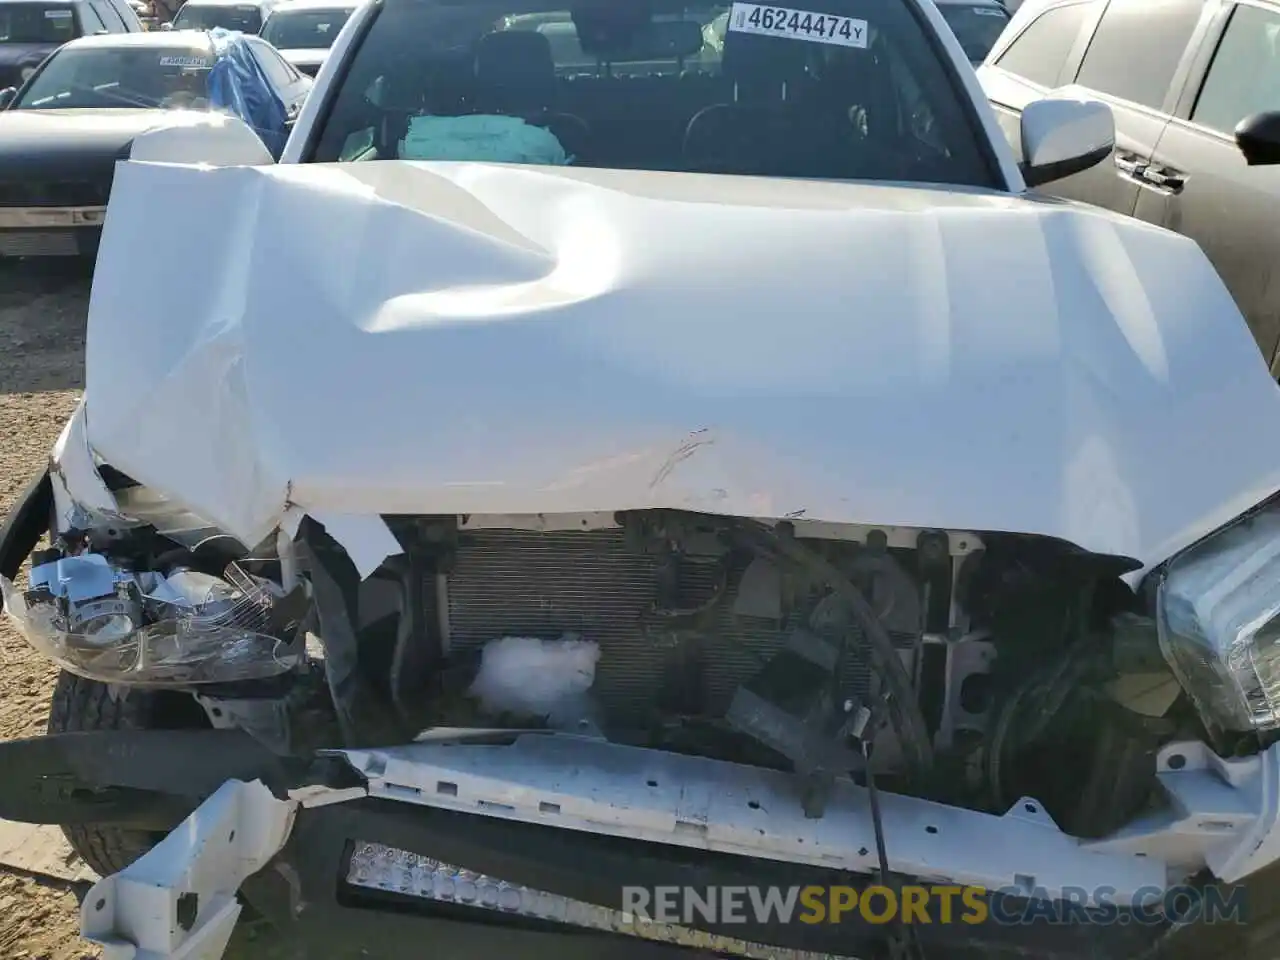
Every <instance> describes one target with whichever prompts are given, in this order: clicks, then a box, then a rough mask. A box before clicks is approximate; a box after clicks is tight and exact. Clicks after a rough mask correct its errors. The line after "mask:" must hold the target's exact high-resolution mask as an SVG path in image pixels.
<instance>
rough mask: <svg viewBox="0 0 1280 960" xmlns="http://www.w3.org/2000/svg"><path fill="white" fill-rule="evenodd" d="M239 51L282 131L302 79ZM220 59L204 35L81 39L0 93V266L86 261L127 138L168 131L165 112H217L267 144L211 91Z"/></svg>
mask: <svg viewBox="0 0 1280 960" xmlns="http://www.w3.org/2000/svg"><path fill="white" fill-rule="evenodd" d="M229 36H238V35H229ZM243 41H244V43H245V44H247V48H248V51H250V54H249V55H251V56H252V57H253V58H254V59H255V61H256V62H257V64H258V65H259V67H260V78H261V79H260V81H259V83H260V85H261V86H262V87H264V88H265V86H266V85H269V86H270V88H271V95H274V96H275V97H276V98H278V100H279V105H280V113H281V116H280V123H281V125H282V126H283V125H284V124H287V122H288V121H289V120H291V119H292V117H294V116H296V114H297V111H298V110H299V109H300V108H301V105H302V102H303V100H304V99H305V98H306V95H307V93H308V91H309V90H310V89H311V79H310V78H309V77H305V76H302V75H301V74H299V73H298V72H297V71H296V70H294V69H293V68H292V67H290V66H289V65H288V64H287V63H285V62H284V60H282V59H281V58H280V55H279V54H278V53H277V52H276V51H275V50H274V49H273V48H272V47H271V46H270V45H269V44H267V43H265V42H263V41H262V40H261V39H259V38H258V37H244V38H243ZM223 55H224V54H223V53H222V52H221V51H220V49H219V48H218V47H216V46H215V41H214V39H212V37H211V35H210V34H208V33H205V32H197V31H180V32H178V31H175V32H172V33H136V34H129V35H113V36H99V37H82V38H81V39H79V40H75V41H73V42H71V43H69V44H67V45H66V46H64V47H62V48H60V49H59V50H58V51H57V52H55V53H54V54H53V56H51V57H49V58H48V59H47V60H46V61H45V62H44V64H43V65H42V66H41V67H40V68H39V69H38V70H37V71H36V72H35V74H34V75H33V76H32V77H31V78H30V79H29V80H28V81H27V82H26V83H25V84H24V85H23V87H22V89H21V90H14V89H13V88H12V87H10V88H7V89H6V90H4V91H0V107H5V109H4V110H3V111H2V112H0V257H5V256H75V255H85V256H91V255H93V254H94V253H96V251H97V245H98V238H99V236H100V235H101V232H102V222H103V218H104V217H105V216H106V205H107V198H108V195H109V193H110V191H111V181H112V176H113V174H114V171H115V164H116V161H117V160H121V159H125V158H127V157H128V156H129V151H130V149H131V147H132V144H133V141H134V139H135V138H136V137H138V136H139V135H141V134H143V133H145V132H147V131H149V130H153V129H156V128H159V127H163V126H166V125H168V124H170V123H172V122H174V116H173V111H175V110H208V109H214V108H217V107H219V106H227V107H228V108H229V109H230V110H231V112H234V113H237V114H239V115H240V116H241V119H244V120H245V121H246V122H247V123H249V124H250V126H253V127H255V128H256V129H258V131H259V134H260V135H261V136H263V138H264V141H265V140H267V139H270V131H269V130H267V129H265V128H264V126H263V124H262V121H260V120H255V118H254V117H253V116H249V115H246V114H245V113H244V112H243V108H241V109H236V108H235V106H234V105H233V104H222V103H221V102H220V101H219V99H218V97H216V96H214V94H213V92H212V91H211V84H210V78H211V75H212V71H213V67H214V65H215V63H216V62H217V61H218V59H219V58H220V56H223ZM245 82H251V81H245ZM251 96H252V94H251ZM259 96H260V98H261V96H263V94H262V92H261V91H260V92H259ZM279 136H280V137H281V138H282V136H283V129H281V130H280V131H279Z"/></svg>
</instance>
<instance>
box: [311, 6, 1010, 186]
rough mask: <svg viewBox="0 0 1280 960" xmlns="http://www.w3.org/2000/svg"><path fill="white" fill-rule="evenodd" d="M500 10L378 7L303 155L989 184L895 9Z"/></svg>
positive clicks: (929, 62) (937, 78)
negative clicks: (308, 152) (309, 150)
mask: <svg viewBox="0 0 1280 960" xmlns="http://www.w3.org/2000/svg"><path fill="white" fill-rule="evenodd" d="M794 2H799V0H794ZM516 3H518V0H505V2H496V0H465V2H464V0H389V2H388V3H387V5H386V6H385V7H384V8H383V9H382V11H381V12H380V13H379V14H378V15H377V17H376V19H375V20H374V22H373V24H372V25H371V27H370V29H369V31H368V32H367V35H366V36H365V38H364V41H363V43H361V45H360V46H359V48H358V49H357V50H356V51H355V53H354V55H353V57H352V60H351V63H350V69H349V72H348V73H347V75H346V78H345V82H344V83H343V85H342V86H341V88H340V89H339V90H338V91H337V93H336V96H335V98H334V100H333V102H332V105H331V108H330V111H329V113H328V116H327V117H326V118H323V119H322V120H321V124H320V131H319V137H318V138H317V140H316V141H315V142H314V146H313V149H314V153H313V156H312V157H311V159H313V160H315V161H318V162H325V161H334V160H340V159H341V160H350V159H394V158H400V159H458V160H489V161H507V162H524V163H543V164H547V163H551V164H572V165H576V166H589V167H610V168H618V169H634V170H669V171H685V172H708V173H729V174H744V175H755V176H778V177H813V178H824V179H865V180H886V181H917V182H934V183H953V184H972V185H976V186H989V187H999V186H1000V185H1001V181H999V180H998V178H997V173H996V171H995V168H994V165H993V163H989V162H988V157H989V154H988V152H987V151H986V147H985V141H984V140H983V139H982V136H983V135H982V133H981V128H980V127H979V126H978V119H977V114H976V111H975V110H974V108H973V105H972V104H971V102H970V101H969V100H968V99H967V96H966V95H965V94H964V93H963V91H962V89H960V87H959V83H958V78H956V77H955V76H954V73H953V71H952V70H950V69H948V67H946V66H944V64H943V61H942V59H941V58H942V53H941V50H940V48H939V47H938V44H937V42H936V38H934V37H933V36H932V35H931V34H930V33H929V32H928V27H927V26H926V25H925V24H924V23H923V22H922V19H923V18H922V17H921V16H920V15H919V13H918V12H917V11H916V10H915V9H914V8H913V7H912V6H910V5H909V4H908V3H907V2H906V0H803V3H804V6H803V8H783V7H764V6H757V5H753V4H746V3H736V4H734V5H733V6H732V7H730V6H728V5H724V4H714V5H711V4H697V5H686V4H682V3H680V0H582V3H581V5H579V6H577V7H574V8H572V9H563V8H560V9H556V8H553V7H544V6H542V5H540V4H539V3H538V2H537V0H526V2H525V3H524V4H523V5H520V6H517V5H516Z"/></svg>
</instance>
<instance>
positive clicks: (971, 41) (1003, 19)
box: [938, 0, 1009, 67]
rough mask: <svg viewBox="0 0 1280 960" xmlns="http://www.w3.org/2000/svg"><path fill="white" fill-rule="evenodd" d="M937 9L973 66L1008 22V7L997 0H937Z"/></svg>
mask: <svg viewBox="0 0 1280 960" xmlns="http://www.w3.org/2000/svg"><path fill="white" fill-rule="evenodd" d="M938 10H939V12H940V13H941V14H942V19H944V20H946V21H947V26H949V27H950V28H951V31H952V32H953V33H954V34H955V35H956V39H957V40H959V41H960V46H962V47H963V48H964V53H965V56H967V57H968V58H969V62H970V63H972V64H973V65H974V66H975V67H976V66H977V65H978V64H980V63H982V61H983V60H985V59H986V58H987V54H988V53H990V52H991V48H992V47H993V46H995V42H996V41H997V40H998V39H1000V34H1001V33H1002V32H1004V28H1005V27H1006V26H1007V25H1008V23H1009V11H1008V10H1007V9H1006V8H1005V6H1004V4H1003V3H1001V2H1000V0H938Z"/></svg>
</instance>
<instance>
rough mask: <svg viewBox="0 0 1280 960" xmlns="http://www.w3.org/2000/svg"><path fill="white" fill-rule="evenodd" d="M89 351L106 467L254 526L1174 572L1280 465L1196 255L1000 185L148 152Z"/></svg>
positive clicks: (1251, 374) (130, 169)
mask: <svg viewBox="0 0 1280 960" xmlns="http://www.w3.org/2000/svg"><path fill="white" fill-rule="evenodd" d="M139 250H147V251H148V256H147V258H145V267H146V272H145V275H144V274H143V273H142V272H141V271H142V267H141V266H140V264H141V263H142V262H143V261H139V260H138V258H137V252H138V251H139ZM88 338H89V339H88V354H87V390H86V407H85V411H86V415H87V420H86V423H87V437H88V441H89V443H90V445H91V446H92V448H93V450H94V452H95V453H96V454H97V455H98V456H99V457H100V458H102V459H103V460H105V461H107V462H109V463H111V464H113V465H115V466H116V467H118V468H119V469H121V470H123V471H125V472H126V473H128V474H130V475H132V476H133V477H135V478H136V479H137V480H139V481H140V482H142V483H144V484H146V485H148V486H152V487H154V488H156V489H157V490H159V491H160V492H162V493H165V494H167V495H170V496H172V497H175V498H176V499H179V500H181V501H182V502H183V503H185V504H186V505H187V506H189V507H190V508H191V509H192V510H194V511H196V512H197V513H199V514H201V515H202V516H205V517H207V518H208V519H209V520H211V521H213V522H215V523H216V524H218V525H219V526H221V527H222V528H224V529H225V530H227V531H228V532H230V533H233V534H235V535H237V536H239V537H240V538H241V539H243V540H245V541H247V542H257V541H258V540H259V539H260V538H261V537H263V536H265V535H267V534H268V533H269V532H270V531H271V529H272V528H273V527H274V526H275V525H276V524H278V523H280V522H282V518H283V517H284V516H285V515H286V512H290V513H292V514H293V515H295V516H296V514H297V511H298V510H301V511H306V512H309V513H312V514H313V515H315V516H317V517H321V516H328V517H330V518H332V519H333V522H334V523H335V524H337V523H338V522H339V518H341V517H343V516H357V517H358V516H360V515H375V514H378V513H440V514H476V513H486V514H513V513H553V512H578V511H597V510H619V509H636V508H646V507H673V508H684V509H690V510H699V511H710V512H716V513H725V514H742V515H752V516H758V517H779V518H781V517H803V518H807V519H813V520H826V521H839V522H855V523H875V524H885V525H888V524H894V525H903V526H919V527H942V528H951V529H969V530H1006V531H1021V532H1028V533H1039V534H1046V535H1050V536H1055V537H1061V538H1063V539H1065V540H1069V541H1072V542H1074V543H1076V544H1078V545H1080V546H1082V547H1086V548H1088V549H1091V550H1096V551H1104V552H1109V553H1116V554H1123V555H1128V556H1132V557H1136V558H1138V559H1139V560H1141V561H1142V562H1143V563H1144V564H1146V565H1148V566H1150V565H1152V564H1154V563H1157V562H1160V561H1161V560H1163V559H1165V558H1167V557H1168V556H1169V555H1170V554H1171V553H1173V552H1174V551H1176V550H1177V549H1179V548H1181V547H1182V546H1184V545H1186V544H1187V543H1189V542H1191V541H1192V540H1194V539H1196V538H1198V537H1199V536H1200V535H1202V534H1203V533H1205V532H1207V531H1208V530H1209V529H1212V528H1213V527H1215V526H1217V525H1219V524H1221V523H1223V522H1225V521H1226V520H1228V519H1230V518H1231V517H1232V516H1234V515H1236V514H1238V513H1239V512H1241V511H1242V510H1244V509H1246V508H1248V507H1249V506H1251V505H1253V504H1254V503H1256V502H1258V501H1259V500H1261V499H1263V498H1264V497H1265V496H1267V495H1269V494H1270V493H1272V492H1273V491H1275V490H1276V489H1278V488H1280V391H1278V389H1277V387H1276V385H1275V383H1274V382H1273V381H1272V380H1271V379H1270V377H1269V375H1268V372H1267V369H1266V365H1265V364H1264V362H1263V360H1262V358H1261V356H1260V355H1259V353H1258V350H1257V348H1256V347H1255V346H1254V343H1253V341H1252V339H1251V337H1250V335H1249V332H1248V330H1247V329H1246V327H1245V325H1244V323H1243V321H1242V320H1241V318H1240V315H1239V313H1238V311H1237V310H1236V308H1235V306H1234V305H1233V303H1232V301H1231V299H1230V297H1229V295H1228V294H1227V292H1226V290H1225V289H1224V287H1223V286H1222V284H1221V282H1220V281H1219V279H1218V278H1217V276H1216V274H1215V273H1214V272H1213V270H1212V268H1211V267H1210V265H1209V263H1208V262H1207V260H1206V259H1205V258H1204V257H1203V255H1202V254H1201V252H1200V251H1199V249H1198V248H1197V247H1196V246H1195V245H1194V244H1193V243H1191V242H1190V241H1187V240H1184V239H1182V238H1179V237H1176V236H1174V235H1172V234H1168V233H1165V232H1163V231H1159V230H1156V229H1153V228H1150V227H1147V226H1144V225H1142V224H1140V223H1137V222H1135V221H1129V220H1122V219H1119V218H1115V217H1111V216H1109V215H1107V214H1103V213H1100V212H1095V211H1090V210H1085V209H1081V208H1076V207H1071V206H1064V205H1058V204H1051V203H1044V204H1040V203H1033V202H1029V201H1025V200H1020V199H1016V198H1013V197H1008V196H999V195H994V194H989V193H979V192H973V193H964V192H957V191H944V190H940V189H937V190H935V189H908V188H897V187H872V186H859V185H851V184H828V183H803V182H779V181H766V180H756V179H748V178H732V177H703V176H693V175H668V174H654V173H631V172H614V171H592V170H581V169H577V170H575V169H566V170H551V169H543V168H529V167H516V166H503V165H486V164H467V163H407V162H384V163H374V164H323V165H309V166H274V167H243V168H221V169H200V168H197V167H189V166H170V165H160V164H146V163H136V162H134V163H124V164H122V165H121V166H120V168H119V171H118V173H117V175H116V180H115V184H114V187H113V192H112V198H111V204H110V208H109V212H108V215H107V225H106V230H105V233H104V236H103V241H102V247H101V252H100V254H99V259H98V267H97V273H96V276H95V280H94V289H93V296H92V303H91V307H90V316H89V334H88ZM290 508H292V510H291V509H290Z"/></svg>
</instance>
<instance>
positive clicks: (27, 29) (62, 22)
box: [0, 3, 78, 43]
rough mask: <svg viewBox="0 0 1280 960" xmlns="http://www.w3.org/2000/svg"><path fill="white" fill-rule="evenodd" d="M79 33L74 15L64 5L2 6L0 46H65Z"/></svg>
mask: <svg viewBox="0 0 1280 960" xmlns="http://www.w3.org/2000/svg"><path fill="white" fill-rule="evenodd" d="M77 33H78V31H77V30H76V15H75V11H73V10H72V9H71V8H70V7H69V6H66V5H64V4H56V3H55V4H44V3H5V4H0V43H66V42H67V41H68V40H74V39H75V38H76V35H77Z"/></svg>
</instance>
